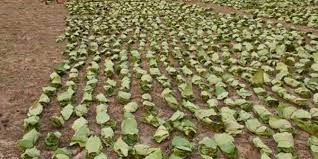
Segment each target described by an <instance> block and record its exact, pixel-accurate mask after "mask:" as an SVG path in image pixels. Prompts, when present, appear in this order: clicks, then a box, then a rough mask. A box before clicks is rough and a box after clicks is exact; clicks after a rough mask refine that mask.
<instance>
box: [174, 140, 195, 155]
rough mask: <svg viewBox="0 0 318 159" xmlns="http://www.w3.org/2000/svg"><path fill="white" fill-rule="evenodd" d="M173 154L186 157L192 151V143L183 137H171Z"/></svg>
mask: <svg viewBox="0 0 318 159" xmlns="http://www.w3.org/2000/svg"><path fill="white" fill-rule="evenodd" d="M172 147H173V150H172V151H173V154H174V155H176V156H180V157H187V156H189V155H190V153H191V152H192V144H191V143H190V142H189V141H188V140H187V139H186V138H183V137H180V136H176V137H174V138H173V139H172Z"/></svg>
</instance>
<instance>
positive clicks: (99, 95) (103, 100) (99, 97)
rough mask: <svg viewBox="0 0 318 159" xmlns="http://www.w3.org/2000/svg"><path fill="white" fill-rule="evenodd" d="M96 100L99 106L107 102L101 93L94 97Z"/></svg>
mask: <svg viewBox="0 0 318 159" xmlns="http://www.w3.org/2000/svg"><path fill="white" fill-rule="evenodd" d="M96 100H97V101H98V102H99V103H100V104H105V103H107V102H108V100H107V98H106V97H105V96H104V94H103V93H99V94H98V95H97V96H96Z"/></svg>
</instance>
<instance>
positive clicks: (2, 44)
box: [0, 0, 66, 159]
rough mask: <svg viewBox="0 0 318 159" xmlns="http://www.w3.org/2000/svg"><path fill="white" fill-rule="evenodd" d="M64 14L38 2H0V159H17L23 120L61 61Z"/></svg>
mask: <svg viewBox="0 0 318 159" xmlns="http://www.w3.org/2000/svg"><path fill="white" fill-rule="evenodd" d="M65 15H66V11H65V9H64V6H63V5H61V4H51V5H45V4H44V3H41V2H40V1H39V0H1V1H0V159H15V158H18V157H19V156H20V152H19V150H18V148H17V147H16V141H17V140H18V139H19V138H21V136H22V134H23V127H22V125H23V119H24V118H25V117H26V112H27V110H28V108H29V106H30V105H31V104H32V102H33V101H34V100H36V98H37V97H38V96H39V94H40V93H41V87H42V86H44V85H45V84H46V83H47V81H48V77H49V74H50V73H51V72H52V69H53V67H54V65H56V64H58V63H60V62H61V61H62V51H63V44H57V43H55V39H56V37H57V36H59V35H60V34H62V33H63V31H64V17H65Z"/></svg>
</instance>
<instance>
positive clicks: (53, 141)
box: [44, 131, 62, 150]
mask: <svg viewBox="0 0 318 159" xmlns="http://www.w3.org/2000/svg"><path fill="white" fill-rule="evenodd" d="M61 136H62V134H61V133H60V132H58V131H55V132H49V133H48V134H47V136H46V138H45V140H44V144H45V146H46V147H47V148H48V149H52V150H55V149H57V147H58V145H59V139H60V137H61Z"/></svg>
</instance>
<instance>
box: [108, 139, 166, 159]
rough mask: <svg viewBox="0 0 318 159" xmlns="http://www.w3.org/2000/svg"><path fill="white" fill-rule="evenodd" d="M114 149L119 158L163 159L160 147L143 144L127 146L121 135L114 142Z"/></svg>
mask: <svg viewBox="0 0 318 159" xmlns="http://www.w3.org/2000/svg"><path fill="white" fill-rule="evenodd" d="M114 151H115V152H117V154H118V155H119V156H120V157H121V158H136V159H163V157H164V155H163V153H162V151H161V149H160V148H151V147H150V146H148V145H145V144H138V143H137V144H135V145H134V146H129V145H128V144H127V143H126V142H125V141H124V140H123V139H122V138H121V137H119V138H118V139H117V141H116V142H115V143H114Z"/></svg>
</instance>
